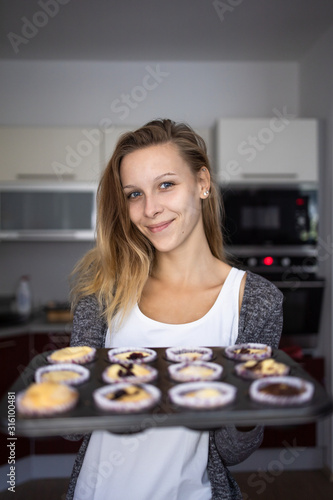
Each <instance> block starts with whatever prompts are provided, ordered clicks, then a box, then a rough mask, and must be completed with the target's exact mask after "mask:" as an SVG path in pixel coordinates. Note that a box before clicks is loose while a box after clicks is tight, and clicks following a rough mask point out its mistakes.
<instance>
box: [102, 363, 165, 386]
mask: <svg viewBox="0 0 333 500" xmlns="http://www.w3.org/2000/svg"><path fill="white" fill-rule="evenodd" d="M117 364H120V363H117ZM127 364H128V363H123V365H125V366H126V365H127ZM137 364H139V363H137ZM140 364H141V365H142V364H143V363H140ZM133 365H135V363H133ZM111 366H112V365H111ZM109 368H110V367H108V368H106V369H105V370H104V372H103V373H102V379H103V381H104V382H106V383H107V384H114V383H122V382H131V383H141V384H143V383H147V382H152V381H153V380H156V378H157V375H158V372H157V370H156V368H153V367H152V366H149V365H145V369H146V370H148V371H149V373H147V374H145V375H141V376H135V375H128V376H124V377H110V376H109V375H108V370H109Z"/></svg>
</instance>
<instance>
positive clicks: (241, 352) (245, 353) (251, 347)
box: [224, 343, 272, 361]
mask: <svg viewBox="0 0 333 500" xmlns="http://www.w3.org/2000/svg"><path fill="white" fill-rule="evenodd" d="M224 352H225V355H226V356H227V357H228V358H230V359H235V360H239V361H246V360H250V359H255V360H256V359H266V358H270V357H271V355H272V349H271V347H270V346H268V345H266V344H254V343H249V344H236V345H232V346H229V347H226V348H225V351H224Z"/></svg>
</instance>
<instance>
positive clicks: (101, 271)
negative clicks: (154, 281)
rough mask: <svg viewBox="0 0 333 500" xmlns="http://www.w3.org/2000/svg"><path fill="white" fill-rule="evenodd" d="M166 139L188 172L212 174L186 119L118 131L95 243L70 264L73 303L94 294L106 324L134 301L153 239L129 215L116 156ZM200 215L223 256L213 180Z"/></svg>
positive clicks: (202, 146) (103, 180) (147, 270)
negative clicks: (185, 121)
mask: <svg viewBox="0 0 333 500" xmlns="http://www.w3.org/2000/svg"><path fill="white" fill-rule="evenodd" d="M166 143H172V144H173V145H175V146H176V147H177V149H178V152H179V153H180V155H181V156H182V158H183V159H184V160H185V161H186V162H187V164H188V165H189V166H190V168H191V170H192V173H193V174H197V173H198V172H199V171H200V169H201V168H202V167H203V166H205V167H206V168H207V170H208V171H209V172H210V174H211V168H210V165H209V160H208V157H207V150H206V145H205V142H204V140H203V139H202V138H201V137H200V136H199V135H198V134H196V133H195V132H194V131H193V130H192V129H191V127H189V126H188V125H186V124H183V123H175V122H173V121H171V120H167V119H165V120H154V121H151V122H149V123H147V124H146V125H144V126H143V127H141V128H139V129H138V130H135V131H134V132H128V133H125V134H123V135H122V136H121V137H120V139H119V140H118V143H117V145H116V147H115V150H114V153H113V155H112V157H111V159H110V161H109V163H108V165H107V167H106V169H105V171H104V173H103V175H102V178H101V181H100V183H99V187H98V191H97V207H98V208H97V239H96V246H95V248H93V249H92V250H91V251H90V252H88V253H87V254H86V255H85V256H84V257H83V258H82V259H81V260H80V261H79V263H78V264H77V265H76V266H75V268H74V270H73V273H72V275H71V277H72V280H73V287H72V292H71V296H72V306H73V307H75V305H76V304H77V302H78V301H79V300H80V299H81V298H82V297H84V296H88V295H92V294H93V295H95V296H96V298H97V300H98V302H99V304H100V307H101V311H103V314H104V315H105V317H106V321H107V323H108V325H109V327H110V324H111V319H112V318H113V316H114V315H115V313H116V312H117V311H119V312H120V318H121V319H122V318H123V317H124V316H125V315H126V313H128V311H129V310H130V309H131V308H132V307H133V306H134V305H135V304H136V303H137V302H139V300H140V297H141V293H142V290H143V287H144V285H145V283H146V281H147V278H148V276H149V274H150V272H151V270H152V267H153V264H154V257H155V249H154V247H153V245H152V244H151V243H150V241H149V240H148V239H147V238H146V237H145V236H144V235H143V234H142V233H141V232H140V231H139V230H138V229H137V227H136V226H135V225H134V224H133V223H132V222H131V220H130V218H129V212H128V206H127V200H126V197H125V195H124V192H123V189H122V185H121V181H120V166H121V161H122V159H123V158H124V157H125V156H126V155H128V154H129V153H132V152H134V151H137V150H139V149H143V148H146V147H149V146H152V145H158V144H166ZM211 175H212V174H211ZM202 216H203V224H204V229H205V234H206V238H207V241H208V244H209V247H210V250H211V252H212V254H213V255H214V256H215V257H217V258H218V259H220V260H223V261H224V260H225V258H224V252H223V239H222V231H221V204H220V196H219V193H218V190H217V187H216V186H215V184H214V182H213V180H211V187H210V196H209V197H208V198H206V199H205V200H202ZM121 319H120V320H121Z"/></svg>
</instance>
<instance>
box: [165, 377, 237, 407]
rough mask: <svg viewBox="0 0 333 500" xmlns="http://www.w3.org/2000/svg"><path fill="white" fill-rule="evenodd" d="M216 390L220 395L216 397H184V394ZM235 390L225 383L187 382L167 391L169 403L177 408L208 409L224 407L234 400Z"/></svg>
mask: <svg viewBox="0 0 333 500" xmlns="http://www.w3.org/2000/svg"><path fill="white" fill-rule="evenodd" d="M210 388H211V389H217V390H218V391H220V394H219V395H218V396H216V397H209V398H202V397H188V396H187V397H186V396H185V394H186V393H188V392H192V391H197V390H201V389H210ZM236 393H237V389H236V387H234V386H233V385H230V384H226V383H225V382H188V383H185V384H179V385H176V386H174V387H172V388H171V389H169V397H170V399H171V401H172V402H173V403H175V404H177V405H179V406H185V407H187V408H193V409H210V408H216V407H220V406H225V405H227V404H229V403H231V402H232V401H234V399H235V398H236Z"/></svg>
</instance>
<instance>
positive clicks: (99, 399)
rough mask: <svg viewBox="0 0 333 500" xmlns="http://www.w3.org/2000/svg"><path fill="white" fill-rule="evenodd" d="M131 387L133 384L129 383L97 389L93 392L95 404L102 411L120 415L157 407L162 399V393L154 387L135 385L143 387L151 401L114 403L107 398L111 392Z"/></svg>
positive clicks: (116, 401)
mask: <svg viewBox="0 0 333 500" xmlns="http://www.w3.org/2000/svg"><path fill="white" fill-rule="evenodd" d="M131 385H133V384H129V383H120V384H111V385H105V386H103V387H100V388H99V389H96V390H95V391H94V392H93V398H94V401H95V404H96V405H97V406H98V407H99V408H100V409H101V410H107V411H114V412H119V413H134V412H139V411H142V410H145V409H147V408H151V407H152V406H155V405H156V404H157V403H158V401H159V400H160V398H161V391H160V390H159V389H158V388H157V387H155V386H154V385H150V384H134V385H138V386H140V387H142V388H143V389H144V390H145V391H147V392H148V393H149V394H150V396H151V397H150V398H149V399H143V400H142V401H127V402H124V401H118V400H114V401H113V400H111V399H108V398H106V397H105V396H106V395H107V394H109V393H110V392H115V391H118V390H121V389H126V388H127V387H129V386H131Z"/></svg>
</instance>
